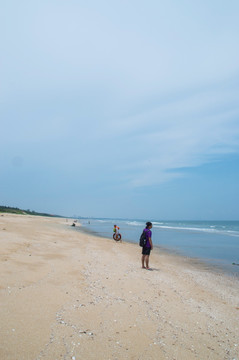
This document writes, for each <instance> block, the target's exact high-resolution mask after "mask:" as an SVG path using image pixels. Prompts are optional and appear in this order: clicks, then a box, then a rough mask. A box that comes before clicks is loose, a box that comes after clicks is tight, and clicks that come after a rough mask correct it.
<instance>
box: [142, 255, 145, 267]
mask: <svg viewBox="0 0 239 360" xmlns="http://www.w3.org/2000/svg"><path fill="white" fill-rule="evenodd" d="M144 259H145V255H142V269H145V266H144Z"/></svg>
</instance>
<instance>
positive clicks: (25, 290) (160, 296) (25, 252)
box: [0, 214, 239, 360]
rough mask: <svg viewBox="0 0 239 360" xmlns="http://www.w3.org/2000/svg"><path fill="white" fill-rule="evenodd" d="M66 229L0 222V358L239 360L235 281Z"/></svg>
mask: <svg viewBox="0 0 239 360" xmlns="http://www.w3.org/2000/svg"><path fill="white" fill-rule="evenodd" d="M71 224H72V221H71V220H68V221H67V220H66V219H60V218H46V217H34V216H27V215H25V216H24V215H11V214H4V216H1V215H0V241H1V262H0V270H1V283H0V304H1V310H0V311H1V333H0V340H1V341H0V342H1V347H0V359H2V360H15V359H16V360H25V359H26V360H40V359H49V360H60V359H66V360H68V359H73V360H74V359H75V360H82V359H87V360H88V359H89V360H90V359H97V360H101V359H102V360H105V359H112V360H113V359H115V360H116V359H118V360H119V359H135V360H138V359H144V360H149V359H157V360H158V359H159V360H160V359H169V360H173V359H177V360H187V359H188V360H193V359H200V360H206V359H213V360H217V359H218V360H222V359H228V360H229V359H230V360H232V359H237V360H238V359H239V355H238V354H239V335H238V334H239V281H238V278H236V277H230V276H228V275H226V274H223V273H221V272H219V271H217V272H214V271H212V270H211V268H210V267H207V266H202V265H201V264H197V263H196V262H194V261H190V259H187V258H183V257H179V256H174V255H170V254H167V253H165V252H160V251H155V252H154V251H153V252H152V255H151V256H150V265H151V266H152V268H153V271H147V270H143V269H141V264H140V257H141V255H140V252H141V249H140V247H139V246H138V245H135V244H131V243H124V242H123V243H116V242H114V241H113V240H109V239H104V238H99V237H95V236H93V235H91V234H83V233H81V232H79V231H78V230H77V226H79V225H77V226H76V228H74V227H71V226H70V225H71Z"/></svg>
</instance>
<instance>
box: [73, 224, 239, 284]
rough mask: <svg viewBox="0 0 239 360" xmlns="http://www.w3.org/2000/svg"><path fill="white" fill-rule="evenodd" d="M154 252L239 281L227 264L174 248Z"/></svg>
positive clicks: (81, 229) (85, 230)
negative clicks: (184, 252)
mask: <svg viewBox="0 0 239 360" xmlns="http://www.w3.org/2000/svg"><path fill="white" fill-rule="evenodd" d="M78 225H80V226H77V225H76V227H75V230H77V231H79V232H82V233H83V234H89V235H92V236H95V237H96V238H97V237H98V238H102V239H108V240H112V238H110V237H106V236H104V235H103V234H101V233H100V232H97V231H94V230H91V229H88V228H87V227H85V226H84V225H83V224H82V223H81V222H80V220H78ZM123 242H125V243H129V244H133V245H136V246H137V247H138V248H139V249H140V247H139V245H138V244H137V243H136V242H135V241H133V240H129V239H126V240H124V239H123ZM156 252H157V253H160V252H161V253H165V254H168V255H169V256H175V257H176V258H179V259H181V260H182V261H185V260H187V262H188V264H192V265H195V266H198V267H199V268H201V270H203V269H206V270H208V271H212V272H213V273H222V274H225V275H226V276H229V277H233V278H236V279H238V280H239V271H235V272H233V271H232V270H231V269H230V268H229V265H227V264H221V265H219V264H218V263H216V260H214V259H206V258H200V257H197V256H195V257H192V256H188V255H186V254H183V252H180V251H179V250H176V249H174V248H170V247H164V246H161V245H158V244H154V253H156ZM151 254H152V253H151Z"/></svg>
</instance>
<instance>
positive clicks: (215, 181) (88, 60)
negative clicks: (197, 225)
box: [0, 0, 239, 220]
mask: <svg viewBox="0 0 239 360" xmlns="http://www.w3.org/2000/svg"><path fill="white" fill-rule="evenodd" d="M238 13H239V2H238V1H234V0H231V1H230V2H226V1H223V0H221V1H213V0H211V1H210V2H208V1H205V0H201V1H189V0H188V1H186V0H182V1H176V0H174V1H173V0H171V1H170V0H169V1H153V0H151V1H134V0H132V1H124V0H120V1H109V0H108V1H87V2H85V1H80V0H68V1H66V0H65V1H63V0H55V1H53V0H47V1H46V0H45V1H44V0H41V1H24V0H23V1H21V2H19V1H16V0H8V1H2V2H1V5H0V41H1V59H0V61H1V66H0V79H1V81H0V82H1V84H0V105H1V106H0V118H1V132H0V134H1V142H0V147H1V152H0V170H1V176H0V199H1V201H0V203H1V204H2V205H8V206H17V207H21V208H26V209H32V210H36V211H46V212H50V213H56V214H61V215H69V216H71V215H74V214H75V215H81V216H96V217H130V218H142V219H152V218H154V219H189V220H190V219H199V220H202V219H206V220H207V219H208V220H212V219H219V220H220V219H221V220H222V219H225V220H230V219H231V220H238V219H239V190H238V183H239V101H238V100H239V46H238V33H239V23H238Z"/></svg>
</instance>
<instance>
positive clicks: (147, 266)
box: [145, 255, 149, 269]
mask: <svg viewBox="0 0 239 360" xmlns="http://www.w3.org/2000/svg"><path fill="white" fill-rule="evenodd" d="M145 262H146V269H148V268H149V255H145Z"/></svg>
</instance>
